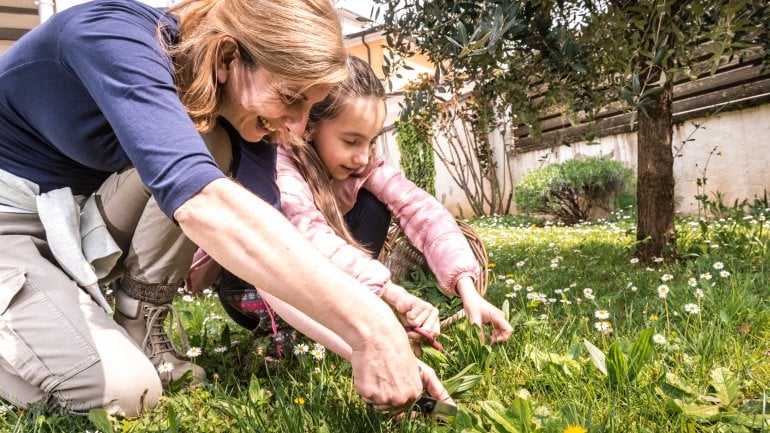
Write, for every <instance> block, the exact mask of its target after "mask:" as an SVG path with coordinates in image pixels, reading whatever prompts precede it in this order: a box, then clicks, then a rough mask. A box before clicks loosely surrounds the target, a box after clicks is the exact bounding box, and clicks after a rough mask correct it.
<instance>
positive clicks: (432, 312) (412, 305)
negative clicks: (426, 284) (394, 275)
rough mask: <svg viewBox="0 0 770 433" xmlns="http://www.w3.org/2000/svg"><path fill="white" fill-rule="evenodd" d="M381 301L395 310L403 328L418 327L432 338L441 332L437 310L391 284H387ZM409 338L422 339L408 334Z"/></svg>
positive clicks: (415, 334)
mask: <svg viewBox="0 0 770 433" xmlns="http://www.w3.org/2000/svg"><path fill="white" fill-rule="evenodd" d="M382 299H383V300H384V301H385V302H387V303H388V304H389V305H390V306H392V307H393V308H394V309H395V310H396V313H398V318H399V320H401V323H402V324H403V325H404V326H406V327H410V328H417V327H419V328H422V329H424V330H425V331H427V332H428V333H430V335H431V336H432V337H433V338H436V337H438V335H439V333H440V332H441V322H440V320H439V317H438V308H436V307H434V306H433V305H431V304H430V303H428V302H426V301H423V300H422V299H420V298H418V297H417V296H414V295H412V294H411V293H409V292H407V291H406V289H404V288H403V287H401V286H398V285H396V284H393V283H388V286H387V288H386V290H385V292H384V293H383V294H382ZM412 334H414V335H412ZM409 337H410V338H412V339H417V340H419V339H421V338H422V337H421V336H420V335H419V334H417V333H409Z"/></svg>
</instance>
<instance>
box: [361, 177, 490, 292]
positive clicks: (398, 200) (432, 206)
mask: <svg viewBox="0 0 770 433" xmlns="http://www.w3.org/2000/svg"><path fill="white" fill-rule="evenodd" d="M364 187H365V188H366V189H368V190H369V191H370V192H371V193H372V194H374V195H375V196H376V197H377V198H378V199H380V201H382V202H383V203H386V204H387V206H388V209H389V210H390V212H391V214H392V216H393V219H395V220H396V221H397V222H398V224H399V226H401V229H402V230H403V231H404V234H405V235H406V236H407V238H408V239H409V241H410V242H411V243H412V245H414V246H415V247H416V248H417V249H418V250H420V252H422V253H423V255H424V256H425V259H426V261H427V262H428V266H429V267H430V269H431V271H433V273H434V275H436V279H437V280H438V283H439V286H440V287H441V289H442V290H444V292H445V293H446V294H447V295H450V296H455V295H457V292H456V290H455V286H456V285H457V281H458V280H459V279H460V278H461V277H464V276H469V277H471V278H473V280H474V281H477V280H478V275H479V272H480V269H479V264H478V261H477V260H476V256H475V255H474V254H473V250H471V247H470V245H469V244H468V241H467V240H466V239H465V236H464V235H463V233H462V231H461V230H460V227H459V226H458V225H457V222H455V218H454V217H453V216H452V214H450V213H449V211H447V210H446V208H445V207H444V206H443V205H442V204H441V203H439V201H438V200H436V199H435V198H434V197H433V196H432V195H430V194H428V193H427V192H425V191H423V190H422V189H420V188H419V187H418V186H417V185H415V184H414V183H413V182H411V181H410V180H408V179H407V178H406V176H404V174H403V173H402V172H401V171H399V170H397V169H396V168H395V167H393V166H391V165H389V164H387V163H382V164H380V165H379V166H378V167H377V168H376V169H375V170H374V171H373V172H372V174H371V175H370V176H369V177H368V179H366V182H365V183H364Z"/></svg>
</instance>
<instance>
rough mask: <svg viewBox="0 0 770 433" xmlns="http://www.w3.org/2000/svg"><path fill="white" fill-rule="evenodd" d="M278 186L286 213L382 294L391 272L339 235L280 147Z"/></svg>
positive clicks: (342, 265) (328, 253)
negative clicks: (327, 221) (328, 222)
mask: <svg viewBox="0 0 770 433" xmlns="http://www.w3.org/2000/svg"><path fill="white" fill-rule="evenodd" d="M277 172H278V187H279V189H280V190H281V206H282V208H283V213H284V215H286V217H287V218H288V219H289V221H291V223H292V224H294V226H295V227H297V229H299V231H300V232H301V233H302V234H303V235H305V237H306V238H307V239H309V240H310V242H312V243H313V245H315V247H316V248H318V249H319V250H320V251H321V253H322V254H323V255H325V256H326V257H328V258H329V259H331V261H332V263H334V264H335V265H337V266H338V267H339V268H340V269H342V270H343V271H345V272H347V273H348V274H350V275H352V276H353V277H354V278H356V279H357V280H358V281H359V282H361V283H363V284H364V285H366V286H367V287H369V288H370V289H371V290H372V291H373V292H374V293H375V294H376V295H378V296H381V295H382V293H383V291H384V288H385V284H386V283H387V282H388V281H390V271H389V270H388V268H386V267H385V266H384V265H383V264H381V263H380V262H378V261H377V260H374V259H372V258H371V257H370V256H369V255H367V254H366V253H364V252H363V251H361V250H359V249H358V248H356V247H354V246H352V245H350V244H348V243H347V241H345V240H344V239H342V238H341V237H339V236H337V234H336V233H335V232H334V230H333V229H332V228H331V227H330V226H329V225H328V224H327V223H326V218H324V216H323V214H322V213H321V211H320V210H319V209H318V208H317V207H316V205H315V201H314V200H313V194H312V193H311V191H310V188H309V186H308V185H307V182H306V181H305V179H304V177H303V176H302V173H300V171H299V168H298V167H297V166H296V164H295V163H294V161H292V160H291V158H290V157H289V156H288V154H287V153H286V152H285V151H284V150H283V149H281V148H279V149H278V164H277Z"/></svg>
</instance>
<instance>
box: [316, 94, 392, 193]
mask: <svg viewBox="0 0 770 433" xmlns="http://www.w3.org/2000/svg"><path fill="white" fill-rule="evenodd" d="M384 123H385V102H384V101H383V100H382V99H381V98H376V97H360V96H358V97H348V99H347V100H346V101H345V103H344V105H343V107H342V110H341V111H340V113H339V115H338V116H337V117H336V118H334V119H331V120H323V121H321V122H320V123H319V124H318V125H315V127H314V128H313V134H312V136H311V139H312V141H313V145H314V146H315V148H316V151H317V152H318V155H319V156H320V157H321V161H322V162H323V164H324V166H326V170H327V171H328V172H329V174H331V176H332V178H334V179H337V180H343V179H346V178H348V177H350V175H352V174H358V173H361V171H363V170H364V168H366V165H367V163H368V162H369V156H370V153H371V149H372V146H373V144H374V140H375V139H377V137H378V136H379V135H380V133H381V132H382V125H383V124H384Z"/></svg>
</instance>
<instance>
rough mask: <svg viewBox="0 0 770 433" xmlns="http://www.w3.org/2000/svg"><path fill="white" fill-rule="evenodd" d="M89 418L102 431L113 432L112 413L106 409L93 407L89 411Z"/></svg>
mask: <svg viewBox="0 0 770 433" xmlns="http://www.w3.org/2000/svg"><path fill="white" fill-rule="evenodd" d="M88 420H89V421H91V423H92V424H93V425H94V427H96V429H97V430H99V431H100V432H102V433H113V432H114V431H115V430H113V429H112V422H111V421H110V415H109V414H108V413H107V411H106V410H104V409H101V408H100V409H91V410H89V411H88Z"/></svg>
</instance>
